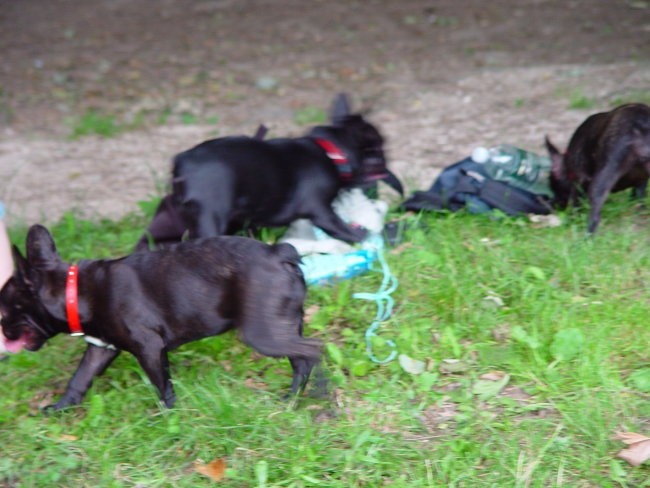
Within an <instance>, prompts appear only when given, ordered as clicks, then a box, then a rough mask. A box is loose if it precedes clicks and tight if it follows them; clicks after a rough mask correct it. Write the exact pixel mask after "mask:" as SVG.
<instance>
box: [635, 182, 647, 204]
mask: <svg viewBox="0 0 650 488" xmlns="http://www.w3.org/2000/svg"><path fill="white" fill-rule="evenodd" d="M647 188H648V180H645V181H644V182H643V183H641V184H640V185H638V186H635V187H634V188H633V189H632V198H634V199H635V200H643V199H644V198H645V196H646V189H647Z"/></svg>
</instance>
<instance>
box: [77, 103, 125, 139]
mask: <svg viewBox="0 0 650 488" xmlns="http://www.w3.org/2000/svg"><path fill="white" fill-rule="evenodd" d="M69 123H70V126H71V133H70V138H71V139H78V138H80V137H84V136H89V135H98V136H102V137H115V136H117V135H118V134H120V133H121V132H122V131H123V130H124V127H122V126H120V125H119V124H118V123H117V122H116V120H115V116H114V115H107V114H103V113H101V112H99V111H97V110H89V111H87V112H85V113H84V114H83V115H81V116H80V117H79V118H77V119H74V120H72V121H70V122H69Z"/></svg>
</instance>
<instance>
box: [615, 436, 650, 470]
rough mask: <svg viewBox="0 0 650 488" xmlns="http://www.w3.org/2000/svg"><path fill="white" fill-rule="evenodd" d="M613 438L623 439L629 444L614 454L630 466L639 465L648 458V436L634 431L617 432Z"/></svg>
mask: <svg viewBox="0 0 650 488" xmlns="http://www.w3.org/2000/svg"><path fill="white" fill-rule="evenodd" d="M615 439H616V440H619V441H623V442H625V443H626V444H627V445H628V446H629V447H628V448H627V449H623V450H621V451H620V452H619V453H618V454H616V456H617V457H619V458H621V459H623V460H624V461H627V462H628V463H630V464H631V465H632V466H640V465H641V464H643V463H644V462H646V461H648V460H649V459H650V437H646V436H644V435H641V434H637V433H635V432H617V433H616V437H615Z"/></svg>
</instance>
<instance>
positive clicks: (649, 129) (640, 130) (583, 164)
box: [546, 103, 650, 233]
mask: <svg viewBox="0 0 650 488" xmlns="http://www.w3.org/2000/svg"><path fill="white" fill-rule="evenodd" d="M546 148H547V149H548V152H549V154H550V156H551V161H552V165H551V178H550V184H551V189H552V190H553V193H554V196H555V197H554V201H553V204H554V205H556V206H558V207H559V208H566V206H567V205H568V204H569V202H570V203H571V204H572V205H575V204H577V203H578V197H579V196H580V195H579V193H582V194H586V195H587V197H588V199H589V203H590V206H591V212H590V214H589V224H588V227H587V230H588V231H589V233H593V232H595V231H596V229H597V228H598V224H599V223H600V211H601V209H602V206H603V204H604V203H605V200H606V199H607V196H608V195H609V193H610V192H617V191H621V190H625V189H627V188H633V189H634V193H633V194H634V196H635V197H638V198H643V197H644V196H645V192H646V187H647V185H648V178H649V177H650V107H648V106H647V105H645V104H642V103H629V104H626V105H621V106H620V107H617V108H615V109H614V110H611V111H610V112H602V113H597V114H594V115H591V116H590V117H588V118H587V119H586V120H585V121H584V122H583V123H582V124H581V125H580V126H579V127H578V128H577V129H576V131H575V132H574V134H573V136H572V137H571V140H570V142H569V147H568V149H567V151H566V153H564V154H562V153H560V151H559V150H558V149H557V148H556V147H555V146H554V145H553V144H552V143H551V141H550V140H549V139H548V137H547V138H546Z"/></svg>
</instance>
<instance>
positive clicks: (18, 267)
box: [11, 244, 29, 281]
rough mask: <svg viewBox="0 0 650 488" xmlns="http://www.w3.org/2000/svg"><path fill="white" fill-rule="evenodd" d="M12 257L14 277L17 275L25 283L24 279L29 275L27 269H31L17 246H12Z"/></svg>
mask: <svg viewBox="0 0 650 488" xmlns="http://www.w3.org/2000/svg"><path fill="white" fill-rule="evenodd" d="M11 255H12V257H13V258H14V275H16V276H17V277H18V278H19V279H20V280H21V281H24V278H25V276H26V275H27V269H28V268H29V265H28V264H27V260H26V259H25V258H24V257H23V255H22V254H21V253H20V249H18V247H17V246H16V245H15V244H13V245H12V246H11Z"/></svg>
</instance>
